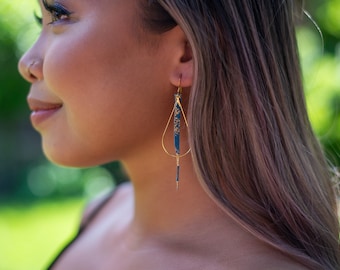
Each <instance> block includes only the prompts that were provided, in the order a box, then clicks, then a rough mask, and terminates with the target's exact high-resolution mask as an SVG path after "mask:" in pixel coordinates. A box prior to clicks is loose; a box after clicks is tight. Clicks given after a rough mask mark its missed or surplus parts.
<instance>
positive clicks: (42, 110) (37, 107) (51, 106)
mask: <svg viewBox="0 0 340 270" xmlns="http://www.w3.org/2000/svg"><path fill="white" fill-rule="evenodd" d="M27 102H28V106H29V108H30V110H31V111H32V114H31V122H32V124H33V126H34V127H38V126H40V125H41V124H42V123H43V122H45V121H46V120H48V119H49V118H51V117H52V116H53V115H54V114H55V113H57V112H58V111H59V109H60V108H61V107H62V104H60V103H53V102H46V101H42V100H38V99H34V98H28V99H27Z"/></svg>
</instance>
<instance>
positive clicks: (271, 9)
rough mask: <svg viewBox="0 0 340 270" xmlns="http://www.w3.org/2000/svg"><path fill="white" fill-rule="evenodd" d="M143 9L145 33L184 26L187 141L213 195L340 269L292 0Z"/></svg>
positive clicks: (288, 244) (288, 247) (256, 226)
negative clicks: (189, 80) (189, 73)
mask: <svg viewBox="0 0 340 270" xmlns="http://www.w3.org/2000/svg"><path fill="white" fill-rule="evenodd" d="M146 2H147V3H146ZM144 4H145V5H143V16H144V21H145V25H146V27H147V29H149V30H151V31H155V32H159V33H162V32H164V31H167V30H169V29H171V28H173V27H174V26H176V25H179V26H180V27H181V28H182V29H183V31H184V32H185V34H186V35H187V38H188V41H189V43H190V45H191V48H192V51H193V59H194V66H195V71H194V78H195V81H194V85H193V86H192V89H191V92H190V101H189V107H188V120H189V127H190V137H189V142H190V146H191V149H192V157H193V160H194V163H195V168H196V171H197V174H198V176H199V178H200V179H201V180H202V183H203V186H204V187H205V188H206V190H207V192H208V193H209V194H210V195H211V196H212V197H213V198H214V199H215V201H216V202H217V203H218V204H219V205H220V206H221V207H222V208H223V209H224V210H225V211H226V212H227V213H228V214H230V215H231V216H232V217H233V218H234V219H235V220H237V221H238V222H239V224H241V225H242V226H243V227H244V228H246V229H247V230H248V231H250V232H251V233H253V234H254V235H255V236H257V237H258V238H260V239H261V240H263V241H265V242H267V243H269V244H270V245H272V246H273V247H275V248H277V249H279V250H281V251H282V252H284V253H285V254H287V255H288V256H291V257H293V258H295V259H296V260H298V261H300V262H301V263H302V264H304V265H306V266H307V267H309V268H311V269H340V250H339V241H338V236H339V223H338V219H337V214H336V213H337V211H336V200H335V194H334V191H333V188H332V185H331V180H330V179H331V175H330V173H329V170H328V167H327V164H326V161H325V158H324V155H323V152H322V150H321V148H320V145H319V143H318V141H317V139H316V137H315V135H314V134H313V131H312V128H311V125H310V122H309V120H308V116H307V112H306V106H305V100H304V93H303V87H302V83H301V72H300V65H299V60H298V52H297V45H296V37H295V29H294V1H293V0H270V1H268V0H237V1H235V0H158V1H156V0H153V1H152V0H151V1H150V0H148V1H146V0H145V2H144Z"/></svg>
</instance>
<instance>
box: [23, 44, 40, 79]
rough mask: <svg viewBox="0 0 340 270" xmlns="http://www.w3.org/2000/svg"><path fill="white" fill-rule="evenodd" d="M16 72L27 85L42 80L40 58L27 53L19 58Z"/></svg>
mask: <svg viewBox="0 0 340 270" xmlns="http://www.w3.org/2000/svg"><path fill="white" fill-rule="evenodd" d="M18 70H19V73H20V74H21V76H22V77H23V78H24V79H25V80H26V81H28V82H29V83H34V82H37V81H41V80H42V79H43V60H42V59H41V58H40V57H34V56H31V54H30V52H29V51H28V52H27V53H26V54H25V55H24V56H23V57H21V59H20V61H19V64H18Z"/></svg>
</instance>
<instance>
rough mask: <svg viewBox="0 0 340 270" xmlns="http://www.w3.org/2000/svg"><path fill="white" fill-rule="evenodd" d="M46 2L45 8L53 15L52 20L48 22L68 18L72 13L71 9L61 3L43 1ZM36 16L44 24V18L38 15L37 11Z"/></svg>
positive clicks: (52, 22)
mask: <svg viewBox="0 0 340 270" xmlns="http://www.w3.org/2000/svg"><path fill="white" fill-rule="evenodd" d="M42 2H43V4H44V7H45V9H46V10H47V11H48V13H49V14H50V15H51V22H49V23H48V24H54V23H55V22H58V21H63V20H68V19H69V16H70V15H71V14H72V13H71V12H70V11H68V10H67V9H65V8H64V7H63V6H62V5H60V4H59V3H54V4H52V5H50V4H47V3H46V1H42ZM34 17H35V19H36V21H37V22H38V23H39V24H40V25H42V21H43V20H42V18H41V17H39V16H37V14H36V13H34Z"/></svg>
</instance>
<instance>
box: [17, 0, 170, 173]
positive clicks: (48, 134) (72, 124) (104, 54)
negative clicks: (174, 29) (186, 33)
mask: <svg viewBox="0 0 340 270" xmlns="http://www.w3.org/2000/svg"><path fill="white" fill-rule="evenodd" d="M139 1H140V0H98V1H91V0H82V1H78V0H59V1H53V0H47V1H46V3H45V5H44V4H43V3H42V2H40V5H41V8H42V32H41V35H40V36H39V38H38V40H37V41H36V43H35V44H34V45H33V47H32V48H31V49H30V50H29V51H28V52H27V53H26V54H25V55H24V56H23V57H22V59H21V61H20V63H19V69H20V72H21V74H22V75H23V76H24V77H25V79H27V80H28V81H29V82H31V83H32V87H31V89H30V92H29V95H28V102H29V105H30V107H31V110H32V111H33V113H32V116H31V120H32V124H33V126H34V127H35V129H37V130H38V131H39V133H40V134H41V135H42V144H43V149H44V152H45V154H46V155H47V157H48V158H49V159H51V160H52V161H54V162H56V163H59V164H62V165H67V166H92V165H97V164H100V163H104V162H108V161H111V160H114V159H122V158H125V157H127V156H128V155H132V154H133V151H135V150H136V149H138V151H142V150H143V149H139V148H140V147H142V145H148V142H149V141H150V142H151V140H152V141H154V140H157V142H158V143H159V138H161V134H162V130H163V128H164V125H165V123H164V122H166V119H167V117H168V114H169V112H170V111H171V106H172V105H171V102H172V98H173V96H172V95H173V91H172V90H173V86H172V85H171V84H170V82H169V73H170V66H169V63H171V58H170V57H171V55H172V51H171V48H172V47H171V34H163V35H155V34H151V33H148V32H147V31H146V30H142V26H141V9H140V7H139V5H138V4H139ZM155 44H157V45H155ZM28 69H30V73H29V72H28ZM143 147H144V146H143Z"/></svg>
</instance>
